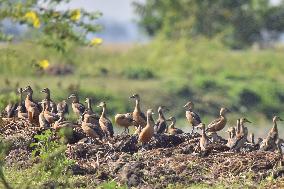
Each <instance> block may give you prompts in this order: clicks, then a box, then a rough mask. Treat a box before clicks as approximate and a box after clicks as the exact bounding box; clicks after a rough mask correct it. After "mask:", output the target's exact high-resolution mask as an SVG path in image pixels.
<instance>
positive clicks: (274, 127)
mask: <svg viewBox="0 0 284 189" xmlns="http://www.w3.org/2000/svg"><path fill="white" fill-rule="evenodd" d="M273 130H276V131H277V122H276V121H273Z"/></svg>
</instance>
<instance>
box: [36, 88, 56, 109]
mask: <svg viewBox="0 0 284 189" xmlns="http://www.w3.org/2000/svg"><path fill="white" fill-rule="evenodd" d="M40 92H42V93H45V94H46V96H45V99H44V100H46V101H48V103H49V104H50V105H49V106H50V109H49V110H50V111H51V112H52V113H55V114H56V113H57V107H56V104H55V103H54V102H53V101H52V100H51V98H50V90H49V88H44V89H43V90H41V91H40Z"/></svg>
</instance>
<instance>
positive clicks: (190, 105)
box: [183, 101, 201, 133]
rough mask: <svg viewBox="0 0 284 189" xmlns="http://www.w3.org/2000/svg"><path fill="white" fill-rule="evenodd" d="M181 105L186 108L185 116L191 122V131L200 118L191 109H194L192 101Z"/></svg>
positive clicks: (199, 121)
mask: <svg viewBox="0 0 284 189" xmlns="http://www.w3.org/2000/svg"><path fill="white" fill-rule="evenodd" d="M183 107H184V108H186V109H187V110H186V112H185V117H186V119H187V121H188V122H189V123H190V124H191V126H192V130H191V133H193V132H194V127H195V126H197V125H199V124H200V123H201V119H200V117H199V115H198V114H197V113H195V112H194V111H193V109H194V104H193V102H191V101H189V102H187V103H186V104H185V105H184V106H183Z"/></svg>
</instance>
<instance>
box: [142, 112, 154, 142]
mask: <svg viewBox="0 0 284 189" xmlns="http://www.w3.org/2000/svg"><path fill="white" fill-rule="evenodd" d="M153 114H154V113H153V110H152V109H148V110H147V123H146V126H145V127H144V128H143V129H142V130H141V132H140V133H139V137H138V141H140V142H142V145H144V144H145V143H148V142H149V141H150V140H151V138H152V136H153V135H154V125H155V122H154V119H153V117H152V115H153Z"/></svg>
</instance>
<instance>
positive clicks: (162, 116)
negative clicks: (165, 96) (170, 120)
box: [159, 111, 165, 120]
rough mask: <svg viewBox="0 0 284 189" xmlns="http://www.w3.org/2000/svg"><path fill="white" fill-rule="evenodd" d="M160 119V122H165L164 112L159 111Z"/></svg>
mask: <svg viewBox="0 0 284 189" xmlns="http://www.w3.org/2000/svg"><path fill="white" fill-rule="evenodd" d="M159 119H160V120H165V116H164V114H163V112H162V111H159Z"/></svg>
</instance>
